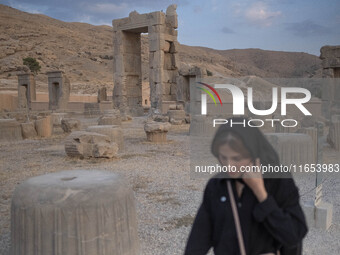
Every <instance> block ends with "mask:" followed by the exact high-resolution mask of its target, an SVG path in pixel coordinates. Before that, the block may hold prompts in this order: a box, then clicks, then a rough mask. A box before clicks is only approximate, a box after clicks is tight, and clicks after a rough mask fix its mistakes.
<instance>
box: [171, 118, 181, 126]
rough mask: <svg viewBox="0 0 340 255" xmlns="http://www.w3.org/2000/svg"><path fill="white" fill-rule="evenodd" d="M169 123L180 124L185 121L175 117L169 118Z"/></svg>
mask: <svg viewBox="0 0 340 255" xmlns="http://www.w3.org/2000/svg"><path fill="white" fill-rule="evenodd" d="M170 123H171V124H172V125H182V124H184V123H185V119H184V120H176V119H170Z"/></svg>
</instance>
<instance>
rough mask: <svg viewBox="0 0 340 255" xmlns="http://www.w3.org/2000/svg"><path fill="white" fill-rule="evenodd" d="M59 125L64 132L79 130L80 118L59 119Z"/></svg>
mask: <svg viewBox="0 0 340 255" xmlns="http://www.w3.org/2000/svg"><path fill="white" fill-rule="evenodd" d="M61 127H62V129H63V130H64V132H65V133H71V132H72V131H77V130H80V120H77V119H72V118H66V119H62V120H61Z"/></svg>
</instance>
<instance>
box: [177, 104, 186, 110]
mask: <svg viewBox="0 0 340 255" xmlns="http://www.w3.org/2000/svg"><path fill="white" fill-rule="evenodd" d="M176 110H184V106H183V105H182V104H178V105H176Z"/></svg>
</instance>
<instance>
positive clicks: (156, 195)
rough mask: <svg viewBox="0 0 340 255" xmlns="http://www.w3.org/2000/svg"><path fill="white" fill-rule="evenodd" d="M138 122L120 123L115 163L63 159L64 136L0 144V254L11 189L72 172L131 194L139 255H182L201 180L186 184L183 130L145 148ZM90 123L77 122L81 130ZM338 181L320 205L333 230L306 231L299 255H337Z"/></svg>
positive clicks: (305, 183) (330, 154)
mask: <svg viewBox="0 0 340 255" xmlns="http://www.w3.org/2000/svg"><path fill="white" fill-rule="evenodd" d="M143 121H144V118H142V117H141V118H133V120H132V121H129V122H123V124H122V127H123V130H124V138H125V151H124V153H122V154H120V155H119V158H118V159H84V160H80V159H74V158H68V157H66V154H65V151H64V145H63V143H64V140H65V137H66V135H60V136H53V137H52V138H48V139H35V140H23V141H19V142H13V143H1V144H0V214H1V217H0V254H1V255H2V254H3V255H5V254H6V255H7V254H9V252H8V251H9V247H10V202H11V196H12V193H13V191H14V189H15V187H16V185H18V184H20V183H21V182H23V181H24V180H26V179H27V178H29V177H32V176H37V175H41V174H45V173H51V172H56V171H62V170H73V169H99V170H107V171H112V172H115V173H118V174H120V175H122V176H124V177H125V178H126V180H127V181H128V182H129V183H130V185H131V187H132V188H133V190H134V193H135V197H136V206H137V213H138V223H139V229H138V231H139V237H140V244H141V254H143V255H151V254H154V255H160V254H162V255H167V254H169V255H176V254H182V253H183V250H184V247H185V243H186V239H187V237H188V234H189V231H190V228H191V223H192V221H193V218H194V216H195V213H196V211H197V209H198V206H199V204H200V202H201V199H202V192H203V189H204V186H205V183H206V180H193V179H190V176H189V175H190V172H189V168H190V158H189V157H190V153H189V149H190V143H189V140H190V139H189V134H188V130H189V125H180V126H172V128H171V130H170V132H169V133H168V139H169V142H168V143H166V144H162V145H157V144H151V143H148V142H146V139H145V133H144V131H143V128H142V127H143ZM93 124H96V119H94V118H93V119H82V125H83V128H85V127H86V126H88V125H93ZM339 158H340V157H339V153H336V152H335V151H333V150H331V149H330V148H326V149H325V162H332V163H339ZM296 182H297V184H298V186H299V188H300V194H301V195H302V196H301V201H307V200H309V199H312V198H313V196H314V193H315V191H314V190H312V188H313V185H314V182H315V180H314V179H313V178H312V176H309V177H308V178H303V179H302V178H300V179H298V180H296ZM339 184H340V180H339V178H331V177H327V178H326V179H325V181H324V183H323V195H324V200H325V201H328V202H331V203H332V204H333V207H334V208H333V225H332V226H331V227H330V228H329V230H327V231H323V230H317V229H314V228H311V229H310V231H309V233H308V235H307V237H306V239H305V241H304V254H340V224H339V215H340V212H339V210H340V204H339V203H340V199H339V198H340V197H339V196H340V190H339V187H340V186H339ZM211 254H212V253H211Z"/></svg>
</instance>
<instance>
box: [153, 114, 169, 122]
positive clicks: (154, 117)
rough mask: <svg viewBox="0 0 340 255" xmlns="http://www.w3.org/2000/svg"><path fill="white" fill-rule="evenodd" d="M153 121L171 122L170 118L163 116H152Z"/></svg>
mask: <svg viewBox="0 0 340 255" xmlns="http://www.w3.org/2000/svg"><path fill="white" fill-rule="evenodd" d="M152 120H153V121H156V122H169V116H166V115H161V114H155V115H153V116H152Z"/></svg>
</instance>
